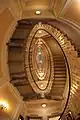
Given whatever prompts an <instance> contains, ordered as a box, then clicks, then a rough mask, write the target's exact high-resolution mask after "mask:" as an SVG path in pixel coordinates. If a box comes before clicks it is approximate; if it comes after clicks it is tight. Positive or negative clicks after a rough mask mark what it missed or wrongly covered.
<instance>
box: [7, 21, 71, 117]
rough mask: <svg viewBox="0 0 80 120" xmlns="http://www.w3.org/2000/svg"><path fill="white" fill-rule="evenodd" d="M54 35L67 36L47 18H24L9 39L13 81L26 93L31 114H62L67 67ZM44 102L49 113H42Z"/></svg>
mask: <svg viewBox="0 0 80 120" xmlns="http://www.w3.org/2000/svg"><path fill="white" fill-rule="evenodd" d="M55 34H56V35H58V34H59V39H63V41H64V37H65V36H63V34H62V33H61V32H60V31H58V32H57V29H56V28H54V27H52V26H50V25H48V24H44V21H43V23H42V22H39V21H36V23H35V22H34V21H26V20H21V21H19V22H18V25H17V27H16V30H15V32H14V34H13V36H12V38H11V40H10V41H9V42H8V65H9V71H10V77H11V83H12V84H13V85H14V86H15V87H16V88H17V90H18V91H19V92H20V94H21V96H23V100H24V101H25V102H26V106H27V110H28V114H33V115H35V114H37V115H39V116H43V114H46V115H47V116H51V115H53V116H55V115H57V116H60V115H61V113H62V112H63V110H64V108H65V105H66V102H67V97H68V92H69V89H68V87H69V84H68V83H69V81H68V77H67V76H68V71H67V69H68V67H67V63H66V58H65V56H64V53H63V51H62V48H61V47H60V45H59V43H58V41H57V39H56V37H55ZM66 88H67V89H66ZM43 104H44V105H45V107H46V106H47V107H46V110H47V111H46V113H44V112H41V111H42V109H41V106H42V105H43ZM44 105H43V106H42V107H43V108H44ZM51 105H52V106H51ZM32 106H35V109H34V111H32V110H31V108H32Z"/></svg>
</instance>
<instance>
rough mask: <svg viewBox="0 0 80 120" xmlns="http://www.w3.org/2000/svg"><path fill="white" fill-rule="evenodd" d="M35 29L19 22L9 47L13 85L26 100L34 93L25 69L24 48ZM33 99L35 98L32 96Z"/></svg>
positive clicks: (29, 24) (28, 23)
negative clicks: (32, 30)
mask: <svg viewBox="0 0 80 120" xmlns="http://www.w3.org/2000/svg"><path fill="white" fill-rule="evenodd" d="M32 28H33V25H32V24H31V23H30V22H24V21H23V22H18V25H17V27H16V30H15V31H14V33H13V36H12V38H11V39H10V41H9V42H8V43H7V45H8V65H9V71H10V79H11V81H10V82H11V83H12V84H13V85H14V86H15V87H17V89H18V90H19V92H20V94H21V95H22V96H23V97H24V99H25V98H26V99H29V98H31V94H32V95H33V93H34V91H33V89H32V88H31V86H30V84H29V81H28V79H27V75H26V73H25V67H24V46H25V41H26V40H27V38H28V35H29V33H30V31H31V29H32ZM32 97H33V98H34V97H35V94H34V96H32Z"/></svg>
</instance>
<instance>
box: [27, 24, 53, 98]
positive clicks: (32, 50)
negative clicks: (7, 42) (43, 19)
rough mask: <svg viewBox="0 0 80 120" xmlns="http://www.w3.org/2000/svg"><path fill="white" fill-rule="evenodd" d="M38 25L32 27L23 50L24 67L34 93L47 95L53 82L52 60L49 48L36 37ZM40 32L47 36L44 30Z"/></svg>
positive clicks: (40, 38)
mask: <svg viewBox="0 0 80 120" xmlns="http://www.w3.org/2000/svg"><path fill="white" fill-rule="evenodd" d="M39 30H40V24H37V25H35V26H34V28H33V30H32V31H31V33H30V36H29V38H28V41H27V42H26V48H25V66H26V74H27V76H28V80H29V82H30V84H31V86H32V88H33V90H34V91H35V92H36V93H39V94H41V95H42V96H44V94H48V93H49V92H50V90H51V87H52V83H53V80H54V67H53V58H52V53H51V50H50V48H49V46H48V45H47V44H46V41H44V39H42V37H40V36H38V37H37V35H38V32H39ZM41 30H42V32H44V33H46V34H48V33H47V32H46V31H45V30H44V29H42V28H41Z"/></svg>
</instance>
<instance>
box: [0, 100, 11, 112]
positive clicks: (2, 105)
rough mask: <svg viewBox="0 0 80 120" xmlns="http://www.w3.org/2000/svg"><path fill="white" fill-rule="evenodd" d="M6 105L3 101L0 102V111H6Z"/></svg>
mask: <svg viewBox="0 0 80 120" xmlns="http://www.w3.org/2000/svg"><path fill="white" fill-rule="evenodd" d="M8 107H9V106H8V104H7V103H6V102H4V101H0V110H6V109H8Z"/></svg>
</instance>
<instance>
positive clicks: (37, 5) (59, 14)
mask: <svg viewBox="0 0 80 120" xmlns="http://www.w3.org/2000/svg"><path fill="white" fill-rule="evenodd" d="M20 3H21V6H22V9H23V12H22V18H35V17H36V18H58V19H64V20H69V21H71V22H74V23H76V24H78V25H80V0H40V1H38V0H20ZM36 10H41V15H38V16H37V15H35V11H36Z"/></svg>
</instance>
